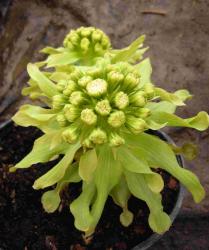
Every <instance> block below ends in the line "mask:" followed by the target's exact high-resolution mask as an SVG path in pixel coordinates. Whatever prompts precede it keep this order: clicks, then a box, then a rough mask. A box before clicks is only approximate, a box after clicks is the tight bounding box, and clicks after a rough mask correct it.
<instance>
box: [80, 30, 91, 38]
mask: <svg viewBox="0 0 209 250" xmlns="http://www.w3.org/2000/svg"><path fill="white" fill-rule="evenodd" d="M91 32H92V29H91V28H83V29H82V30H81V31H80V34H81V36H83V37H87V36H90V35H91Z"/></svg>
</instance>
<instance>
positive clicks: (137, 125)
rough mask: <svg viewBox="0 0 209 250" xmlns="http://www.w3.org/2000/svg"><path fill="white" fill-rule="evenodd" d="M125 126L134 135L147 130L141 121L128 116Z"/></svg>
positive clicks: (144, 123)
mask: <svg viewBox="0 0 209 250" xmlns="http://www.w3.org/2000/svg"><path fill="white" fill-rule="evenodd" d="M126 125H127V127H128V128H129V129H130V131H131V132H132V133H134V134H139V133H141V132H143V131H144V130H145V129H146V128H147V124H146V122H145V121H144V120H143V119H141V118H137V117H134V116H129V117H128V118H127V119H126Z"/></svg>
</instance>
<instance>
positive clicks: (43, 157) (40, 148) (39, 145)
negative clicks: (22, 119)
mask: <svg viewBox="0 0 209 250" xmlns="http://www.w3.org/2000/svg"><path fill="white" fill-rule="evenodd" d="M53 136H55V134H45V135H43V136H41V137H40V138H38V139H37V140H36V141H35V143H34V146H33V149H32V151H31V152H30V153H29V154H28V155H26V157H25V158H23V159H22V160H21V161H20V162H18V163H17V164H16V165H15V166H14V167H12V168H10V171H15V170H16V169H18V168H21V169H22V168H29V167H30V166H32V165H33V164H36V163H43V162H48V161H50V159H51V158H52V157H54V156H55V155H59V154H62V153H65V151H66V149H67V147H68V144H67V143H63V144H59V145H58V146H57V147H55V148H54V149H53V150H49V148H50V144H51V140H52V138H53Z"/></svg>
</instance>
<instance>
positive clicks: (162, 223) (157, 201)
mask: <svg viewBox="0 0 209 250" xmlns="http://www.w3.org/2000/svg"><path fill="white" fill-rule="evenodd" d="M125 177H126V180H127V184H128V188H129V190H130V191H131V193H132V194H133V195H134V196H135V197H137V198H138V199H140V200H143V201H145V202H146V203H147V205H148V207H149V210H150V215H149V225H150V227H151V228H152V230H153V231H154V232H156V233H159V234H161V233H164V232H165V231H167V230H168V229H169V227H170V226H171V220H170V218H169V216H168V215H167V214H166V213H165V212H163V206H162V203H161V195H160V194H156V193H153V192H152V191H151V190H150V188H149V187H148V185H147V183H146V180H145V177H144V176H143V175H141V174H135V173H131V172H129V171H125Z"/></svg>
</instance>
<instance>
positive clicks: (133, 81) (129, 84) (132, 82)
mask: <svg viewBox="0 0 209 250" xmlns="http://www.w3.org/2000/svg"><path fill="white" fill-rule="evenodd" d="M138 84H139V78H137V77H136V76H135V75H134V74H133V73H128V74H127V75H126V77H125V79H124V87H125V88H126V89H129V90H130V89H133V88H135V87H136V86H137V85H138Z"/></svg>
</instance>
